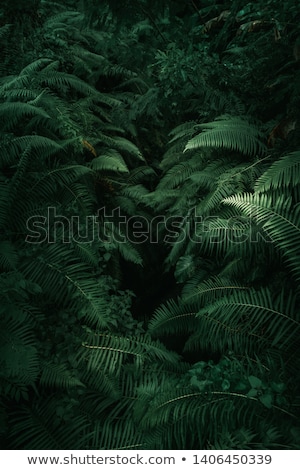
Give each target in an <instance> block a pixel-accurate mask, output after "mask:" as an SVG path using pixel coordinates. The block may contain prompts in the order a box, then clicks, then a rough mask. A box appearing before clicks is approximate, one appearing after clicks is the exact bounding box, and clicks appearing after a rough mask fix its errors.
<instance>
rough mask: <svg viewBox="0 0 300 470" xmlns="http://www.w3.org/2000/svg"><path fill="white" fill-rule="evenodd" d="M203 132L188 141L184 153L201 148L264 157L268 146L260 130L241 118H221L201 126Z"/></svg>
mask: <svg viewBox="0 0 300 470" xmlns="http://www.w3.org/2000/svg"><path fill="white" fill-rule="evenodd" d="M198 127H199V128H200V129H202V132H201V133H200V134H198V135H196V136H195V137H193V138H192V139H190V140H189V141H188V143H187V144H186V146H185V149H184V152H186V151H187V150H193V149H198V148H200V147H217V148H227V149H230V150H237V151H238V152H240V153H243V154H245V155H248V156H255V155H262V154H264V153H265V151H266V146H265V144H264V143H263V142H262V140H261V139H262V133H261V132H260V131H259V129H258V128H257V127H256V126H254V125H253V124H250V123H249V122H248V121H246V120H245V119H242V118H241V117H235V116H228V117H224V116H221V117H220V118H218V119H217V120H215V121H213V122H207V123H205V124H199V125H198Z"/></svg>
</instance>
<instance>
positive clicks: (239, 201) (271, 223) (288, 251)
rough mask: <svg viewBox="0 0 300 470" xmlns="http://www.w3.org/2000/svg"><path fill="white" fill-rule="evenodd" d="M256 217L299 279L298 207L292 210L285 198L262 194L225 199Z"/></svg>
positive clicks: (225, 201)
mask: <svg viewBox="0 0 300 470" xmlns="http://www.w3.org/2000/svg"><path fill="white" fill-rule="evenodd" d="M223 202H224V204H228V205H231V206H234V207H236V208H238V209H240V210H241V211H242V212H244V213H245V214H246V215H247V216H248V217H250V218H253V219H254V220H255V221H257V223H259V224H260V225H261V227H262V230H263V231H264V232H265V233H266V234H267V236H268V239H269V241H270V242H272V243H274V244H275V245H276V246H277V247H278V248H279V249H280V251H281V252H282V254H283V256H284V258H285V259H286V260H287V262H288V264H289V265H290V267H291V271H292V273H293V275H294V276H295V279H296V280H299V279H300V214H299V205H297V206H295V207H294V208H293V209H289V206H290V204H291V200H290V199H286V197H285V196H284V195H283V196H282V197H281V198H279V199H278V200H277V202H276V206H275V207H274V202H273V199H272V197H270V196H268V195H266V194H264V193H261V194H240V195H235V196H231V197H228V198H226V199H224V201H223Z"/></svg>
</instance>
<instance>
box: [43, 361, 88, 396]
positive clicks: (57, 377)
mask: <svg viewBox="0 0 300 470" xmlns="http://www.w3.org/2000/svg"><path fill="white" fill-rule="evenodd" d="M41 369H42V373H41V376H40V384H41V385H45V386H46V387H55V388H56V387H58V388H66V389H69V388H72V387H78V386H79V387H84V384H83V383H82V382H81V381H80V380H79V379H78V377H76V375H75V374H74V372H73V373H72V372H71V371H70V370H68V368H67V366H66V365H65V364H51V363H49V362H45V361H44V362H43V363H42V364H41Z"/></svg>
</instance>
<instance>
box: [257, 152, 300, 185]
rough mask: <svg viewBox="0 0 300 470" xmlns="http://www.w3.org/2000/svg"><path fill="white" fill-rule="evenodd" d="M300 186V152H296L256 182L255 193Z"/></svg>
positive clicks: (276, 164) (272, 167)
mask: <svg viewBox="0 0 300 470" xmlns="http://www.w3.org/2000/svg"><path fill="white" fill-rule="evenodd" d="M299 184H300V151H296V152H292V153H289V154H288V155H284V156H283V157H281V158H280V159H279V160H277V161H276V162H274V163H273V164H272V165H271V166H270V168H269V169H268V170H267V171H265V173H263V174H262V175H261V176H260V178H258V180H257V181H256V184H255V191H257V192H258V193H262V192H266V191H270V190H277V189H279V188H288V187H295V186H298V185H299Z"/></svg>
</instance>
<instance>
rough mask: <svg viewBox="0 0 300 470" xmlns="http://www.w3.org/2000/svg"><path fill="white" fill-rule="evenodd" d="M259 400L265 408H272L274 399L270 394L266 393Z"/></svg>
mask: <svg viewBox="0 0 300 470" xmlns="http://www.w3.org/2000/svg"><path fill="white" fill-rule="evenodd" d="M259 400H260V401H261V402H262V404H263V405H264V406H266V407H267V408H272V403H273V397H272V395H271V394H270V393H265V394H264V395H261V396H260V397H259Z"/></svg>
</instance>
